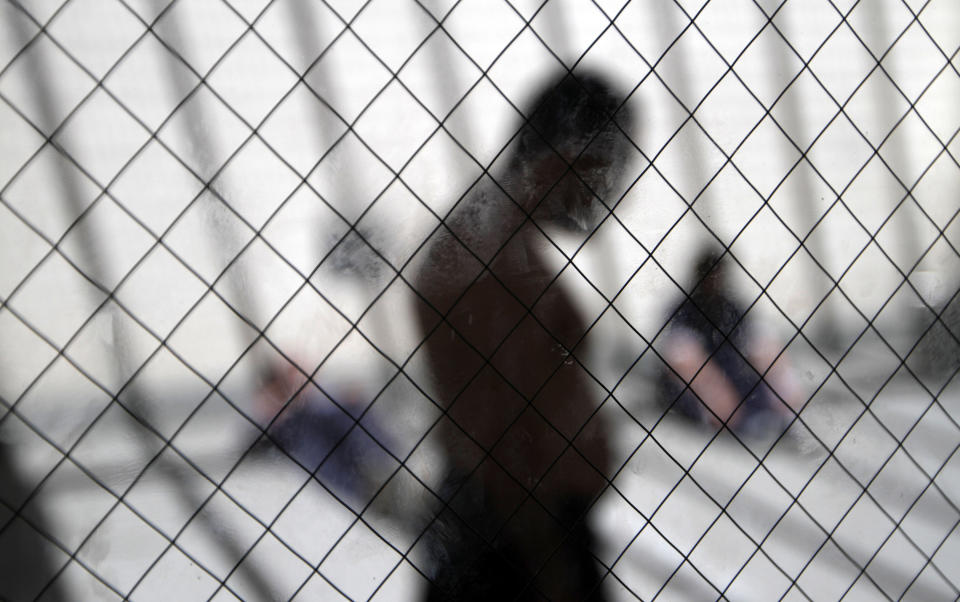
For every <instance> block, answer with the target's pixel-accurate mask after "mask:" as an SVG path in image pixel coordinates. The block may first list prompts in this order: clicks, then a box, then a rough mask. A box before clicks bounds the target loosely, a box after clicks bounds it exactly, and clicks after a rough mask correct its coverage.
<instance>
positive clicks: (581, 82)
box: [514, 71, 632, 163]
mask: <svg viewBox="0 0 960 602" xmlns="http://www.w3.org/2000/svg"><path fill="white" fill-rule="evenodd" d="M624 101H625V97H624V96H622V95H618V94H616V93H615V92H614V89H613V86H612V85H611V84H610V83H609V82H608V81H607V80H606V78H604V77H602V76H601V75H599V74H597V73H593V72H590V71H578V72H577V73H575V74H574V73H572V72H565V73H563V74H561V75H560V76H558V77H554V78H553V79H551V80H550V81H549V82H548V83H547V85H545V86H544V87H543V88H542V91H541V92H540V93H539V94H538V95H536V96H535V97H534V99H533V102H532V103H531V104H530V110H528V111H527V113H526V115H525V120H524V126H523V128H522V129H521V131H520V134H519V136H518V145H517V148H516V151H515V155H514V162H515V163H516V162H521V161H525V160H528V159H530V158H532V157H536V156H538V155H540V154H541V153H545V152H550V151H552V152H557V151H559V152H561V153H563V154H567V155H571V156H568V157H567V158H568V159H570V158H572V156H576V155H578V154H579V153H580V152H581V151H582V150H583V149H584V148H585V147H586V145H587V144H588V143H589V142H590V141H591V140H592V139H593V138H595V137H597V136H598V135H601V134H603V133H605V132H609V133H615V132H616V131H617V130H618V129H623V130H626V131H629V128H630V125H631V123H630V122H631V118H632V115H631V114H630V110H629V108H628V107H627V104H626V103H625V102H624Z"/></svg>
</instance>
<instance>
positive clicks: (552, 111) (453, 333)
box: [415, 76, 625, 600]
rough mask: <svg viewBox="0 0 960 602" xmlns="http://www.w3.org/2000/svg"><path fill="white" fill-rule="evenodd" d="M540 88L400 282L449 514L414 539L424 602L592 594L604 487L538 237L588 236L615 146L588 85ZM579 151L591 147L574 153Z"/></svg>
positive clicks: (579, 81) (592, 404)
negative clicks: (509, 153)
mask: <svg viewBox="0 0 960 602" xmlns="http://www.w3.org/2000/svg"><path fill="white" fill-rule="evenodd" d="M547 90H548V91H547V92H546V93H545V94H543V95H541V97H540V99H539V101H538V103H537V104H536V105H535V106H536V107H539V108H540V113H539V116H538V113H536V112H535V113H534V116H533V118H531V122H532V124H533V125H528V126H526V127H525V128H524V130H523V131H522V132H521V135H520V137H519V140H518V141H517V142H516V143H515V145H516V148H515V152H514V155H513V160H512V162H511V163H509V164H508V165H507V166H506V168H505V169H504V170H503V171H502V175H501V177H500V178H499V179H498V180H497V181H494V180H492V179H490V178H485V179H484V180H482V181H481V182H480V183H478V184H477V186H476V187H475V189H474V190H473V191H472V192H471V193H470V195H469V196H468V198H467V199H466V200H465V201H464V205H463V206H462V207H458V209H457V210H456V211H455V212H454V214H453V215H452V216H451V218H449V219H448V220H447V222H446V224H447V226H448V227H445V228H442V229H441V230H439V231H438V232H437V233H436V234H435V236H434V238H433V239H432V240H431V242H430V243H429V250H428V251H427V257H426V259H425V260H424V262H423V267H422V269H421V271H420V273H419V277H418V279H417V282H416V283H415V285H416V288H417V290H418V292H420V293H421V294H422V295H423V296H424V298H425V300H426V301H427V302H428V303H429V304H430V307H428V306H427V305H422V306H421V311H420V313H419V320H420V326H421V328H422V331H423V333H424V336H425V337H426V341H425V344H424V351H425V353H426V357H427V360H428V364H429V365H430V367H431V369H432V372H433V375H434V378H435V387H434V389H433V391H432V393H433V394H434V395H435V396H436V401H437V402H438V403H439V404H440V405H441V406H442V407H443V408H444V409H445V411H446V415H445V417H444V418H443V419H442V420H441V422H440V424H439V425H438V426H437V427H436V428H437V431H436V433H435V435H436V437H437V439H438V441H439V443H440V445H441V447H442V449H443V452H444V454H445V460H446V462H447V473H448V475H447V478H446V480H445V483H444V486H443V491H442V492H441V494H442V496H443V497H444V500H445V501H447V502H449V509H448V510H445V511H444V512H443V513H442V514H441V516H440V517H439V518H438V520H437V521H436V522H435V523H434V525H433V526H432V530H431V533H430V534H429V535H428V539H429V541H430V546H431V553H432V554H433V555H435V556H436V558H435V561H436V563H437V565H438V567H437V570H436V572H435V575H434V583H433V585H432V588H431V592H430V599H435V600H442V599H457V600H471V599H484V600H487V599H516V598H518V597H519V598H520V599H540V598H543V597H544V596H546V597H548V598H550V599H571V600H573V599H578V600H579V599H587V597H588V596H590V595H591V593H592V594H593V596H594V598H593V599H600V598H601V593H600V592H601V590H600V588H599V579H600V576H599V574H598V573H597V570H596V568H595V562H594V560H593V558H592V556H591V555H590V552H589V546H590V534H589V529H588V528H587V526H586V523H585V517H586V512H587V511H588V509H589V507H590V505H591V503H592V502H593V500H594V499H595V498H596V497H597V496H598V495H599V494H600V492H601V491H602V489H603V487H604V486H605V484H606V470H607V451H606V431H605V429H604V426H603V424H602V422H601V420H600V419H599V417H598V416H595V410H596V408H597V406H598V404H599V401H600V397H599V395H598V394H597V393H598V386H597V385H596V384H595V383H594V381H593V380H592V378H591V377H590V376H589V374H588V373H587V372H586V370H585V369H584V368H583V366H582V365H581V364H580V361H579V358H580V357H582V356H583V351H584V350H583V348H582V344H580V342H581V340H582V338H583V336H584V335H585V333H586V330H587V324H586V322H585V320H584V319H583V318H582V316H580V315H579V314H578V312H577V310H576V308H575V306H574V303H573V299H572V298H571V295H570V293H569V292H568V291H567V290H566V289H565V288H564V286H563V284H562V282H561V280H562V279H558V275H559V272H560V271H561V270H560V268H558V267H556V266H557V265H558V262H552V261H549V257H548V255H549V254H550V253H557V251H556V250H554V249H553V248H552V247H551V243H550V241H549V239H548V238H547V237H546V235H545V233H544V231H543V230H542V228H544V227H554V226H560V227H564V228H567V229H573V230H587V231H589V229H591V228H593V227H595V225H596V222H597V216H598V215H600V214H601V213H602V211H603V209H604V208H603V206H602V205H601V204H599V203H598V202H597V199H596V198H595V197H596V196H597V195H599V196H601V198H602V195H603V194H605V193H608V188H609V183H610V182H611V181H612V179H613V178H611V177H610V174H609V172H610V171H612V170H616V168H617V165H616V164H617V162H618V161H620V160H621V159H620V157H618V156H615V153H616V151H617V150H618V148H617V147H616V143H612V142H611V138H613V139H615V140H617V143H622V142H625V138H623V140H622V141H621V140H619V139H617V138H616V137H617V136H620V137H622V136H623V134H622V133H620V130H619V129H617V127H616V125H615V124H614V123H613V122H612V121H611V115H612V113H613V112H614V110H616V108H617V106H618V102H617V101H616V100H615V99H614V97H613V96H612V95H611V94H610V92H609V90H608V89H607V87H606V86H605V84H603V83H602V82H600V81H599V80H598V79H596V78H592V77H586V78H574V77H571V76H567V77H565V78H562V79H561V80H560V81H559V83H556V82H555V83H554V84H553V85H551V86H550V87H548V89H547ZM564 109H566V111H567V112H566V113H564ZM578 111H579V112H580V114H578V113H577V112H578ZM538 118H539V120H538ZM557 120H561V121H562V120H569V121H570V123H561V124H559V125H558V124H557V123H555V122H556V121H557ZM578 120H579V121H578ZM538 126H542V127H538ZM549 128H558V129H559V130H560V131H559V133H549V132H543V129H549ZM531 130H535V131H531ZM537 132H542V133H543V134H544V135H543V137H542V138H541V139H540V142H539V144H540V146H539V147H537V146H536V144H537V141H536V137H537V136H539V135H540V134H537ZM598 135H599V136H598ZM551 136H552V138H551ZM567 138H574V139H573V140H568V139H567ZM585 138H586V139H585ZM590 140H599V144H597V143H596V142H595V144H594V145H591V146H590V147H589V148H587V151H586V152H581V151H583V150H584V147H585V146H586V143H587V142H589V141H590ZM558 147H559V148H558ZM558 150H559V151H560V153H557V152H556V151H558ZM571 162H572V163H573V165H574V169H575V170H578V171H577V173H573V172H572V171H570V170H569V164H570V163H571ZM604 187H607V188H604ZM605 200H606V199H605ZM598 205H599V206H598ZM598 210H599V211H598ZM530 216H532V219H530ZM573 225H575V226H576V227H575V228H571V226H573ZM561 265H562V264H561ZM441 315H443V319H441Z"/></svg>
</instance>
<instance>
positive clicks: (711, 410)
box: [660, 250, 797, 437]
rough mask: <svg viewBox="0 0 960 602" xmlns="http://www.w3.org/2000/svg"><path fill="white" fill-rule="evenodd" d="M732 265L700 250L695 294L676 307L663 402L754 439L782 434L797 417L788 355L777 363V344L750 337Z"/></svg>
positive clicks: (668, 344)
mask: <svg viewBox="0 0 960 602" xmlns="http://www.w3.org/2000/svg"><path fill="white" fill-rule="evenodd" d="M727 261H728V260H727V259H726V258H725V257H724V256H723V255H721V254H720V253H717V252H716V251H713V250H706V251H703V252H701V253H700V255H699V257H698V259H697V261H696V267H695V270H694V280H693V284H694V286H693V291H692V292H691V293H690V295H689V297H687V296H684V298H683V300H682V301H680V302H679V303H678V304H677V305H676V306H675V308H676V309H675V311H674V313H673V315H672V317H671V319H670V323H669V325H668V326H667V329H666V331H665V335H666V344H665V345H664V346H663V347H662V349H661V353H662V357H663V360H664V361H665V362H666V363H667V364H668V366H666V367H665V368H664V371H663V374H662V375H661V378H660V388H661V391H662V393H663V401H664V402H665V403H666V404H667V405H668V406H669V407H671V408H672V409H674V410H675V411H678V412H679V413H681V414H683V415H685V416H687V417H688V418H691V419H692V420H694V421H695V422H698V423H702V424H711V425H714V426H720V425H721V424H725V425H726V426H727V427H728V428H730V429H731V430H732V431H734V432H736V433H737V434H740V435H744V436H748V437H758V436H767V435H773V436H777V435H779V434H781V433H782V432H783V431H784V430H786V428H787V427H788V426H789V423H790V421H791V419H792V418H793V410H792V409H791V408H792V406H793V405H794V401H795V399H796V397H797V395H796V393H795V387H794V386H793V384H792V382H791V380H790V378H789V370H788V369H787V366H786V361H785V359H784V357H783V356H782V355H781V357H780V358H779V359H777V358H776V355H777V350H776V346H775V345H773V344H769V343H764V342H762V341H761V340H760V339H759V337H757V336H756V335H755V333H753V332H751V325H750V323H749V320H748V319H746V316H745V310H744V308H743V307H742V306H741V305H739V304H738V302H737V301H736V300H735V299H734V298H733V297H732V295H731V294H730V293H729V289H730V287H731V285H730V283H729V282H728V276H727V270H728V267H727ZM774 359H777V361H776V363H774ZM771 364H773V366H772V367H770V366H771ZM768 367H770V370H769V371H767V374H766V376H765V377H764V378H763V379H761V373H763V372H764V371H765V370H767V368H768ZM771 387H772V388H771ZM775 391H776V392H775Z"/></svg>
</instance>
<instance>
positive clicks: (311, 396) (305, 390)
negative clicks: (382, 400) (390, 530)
mask: <svg viewBox="0 0 960 602" xmlns="http://www.w3.org/2000/svg"><path fill="white" fill-rule="evenodd" d="M262 382H263V384H262V386H261V387H260V389H259V391H258V392H257V411H258V414H259V416H258V418H259V419H260V420H261V421H262V423H263V424H266V423H269V422H270V421H271V420H272V421H273V423H272V424H270V427H269V428H268V430H267V433H268V435H269V436H270V438H271V439H272V441H273V442H274V443H275V444H276V445H277V446H278V447H279V448H280V449H282V450H283V451H284V452H286V453H287V454H289V455H290V457H292V458H293V459H294V460H296V461H297V462H299V463H300V464H301V465H302V466H303V467H304V468H305V469H306V470H309V471H316V474H317V478H318V479H319V480H320V482H321V483H323V484H324V485H326V486H327V487H328V488H329V489H330V490H331V491H332V492H333V493H334V494H336V495H337V496H338V497H340V498H342V501H344V502H348V503H350V505H353V506H356V505H357V504H359V505H360V506H361V507H362V505H363V504H364V503H366V502H367V501H369V499H370V497H371V496H373V495H374V494H375V493H376V489H377V488H378V487H379V484H380V482H381V479H378V478H377V477H378V476H381V475H383V474H384V473H385V472H386V471H387V470H389V469H390V467H391V465H393V464H394V463H395V462H394V461H393V459H392V458H391V457H390V456H389V454H387V452H386V451H385V450H384V447H389V441H390V439H389V435H388V434H387V433H386V432H385V431H384V429H382V428H380V425H379V424H377V423H376V421H374V420H372V417H371V416H370V415H367V416H365V417H364V418H363V420H362V421H361V424H362V425H363V428H360V426H357V425H356V420H357V419H358V418H359V417H360V415H361V413H362V412H363V409H364V406H363V403H362V401H361V399H362V396H361V394H360V389H359V388H358V387H357V385H352V386H351V385H350V384H349V383H348V384H347V385H346V386H343V387H339V390H338V388H337V387H331V390H330V391H328V392H329V393H330V394H331V395H332V396H334V397H335V398H336V399H331V398H330V397H328V396H327V395H326V394H324V392H323V391H321V390H320V389H319V388H318V387H317V386H316V385H315V384H313V383H312V382H308V380H307V377H306V375H304V374H303V372H301V370H300V369H299V368H297V367H296V366H295V365H293V364H292V363H290V362H287V361H283V362H282V364H279V365H274V366H271V367H270V368H269V369H268V370H267V372H266V374H265V376H264V378H263V381H262ZM374 439H376V440H374ZM355 509H356V508H355Z"/></svg>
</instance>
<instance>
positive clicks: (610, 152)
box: [511, 72, 631, 231]
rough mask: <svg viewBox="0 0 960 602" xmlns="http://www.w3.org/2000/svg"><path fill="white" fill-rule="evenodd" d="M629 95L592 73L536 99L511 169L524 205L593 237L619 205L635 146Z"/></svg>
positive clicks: (570, 77)
mask: <svg viewBox="0 0 960 602" xmlns="http://www.w3.org/2000/svg"><path fill="white" fill-rule="evenodd" d="M630 125H631V115H630V111H629V109H627V105H626V104H625V103H624V97H623V96H621V95H617V94H616V93H615V92H614V91H613V88H612V87H611V85H610V84H609V83H608V82H607V81H606V80H605V79H603V78H602V77H600V76H598V75H596V74H593V73H589V72H586V73H583V72H578V73H577V74H570V73H565V74H564V75H562V76H561V77H559V78H555V79H554V80H552V81H551V82H549V83H548V84H547V85H546V86H545V87H544V88H543V90H542V92H540V93H539V94H538V95H537V96H536V97H535V98H534V102H533V103H532V105H531V110H530V111H529V112H528V113H527V121H526V123H525V124H524V127H523V128H522V130H521V132H520V134H519V136H518V140H517V146H516V150H515V153H514V156H513V160H512V164H511V171H512V172H513V176H514V177H519V179H520V183H522V186H523V188H522V189H521V190H522V191H521V196H522V197H523V198H522V200H521V202H522V203H523V205H524V207H525V208H526V209H527V210H528V211H530V212H531V213H532V215H533V216H534V217H535V218H536V219H537V220H538V221H542V222H544V223H547V224H551V225H558V226H561V227H564V228H565V229H568V230H573V231H590V230H592V229H593V228H595V227H596V226H597V224H598V223H599V221H600V220H601V219H602V218H603V216H604V215H606V213H607V212H608V211H609V210H610V207H612V205H613V204H614V203H615V202H616V201H617V199H615V198H610V197H611V196H612V194H613V193H614V192H616V188H617V184H618V182H619V181H620V179H621V176H622V174H623V168H624V166H625V162H626V157H627V156H628V149H629V144H630V141H629V139H628V138H627V135H626V134H625V133H624V132H628V131H629V128H630Z"/></svg>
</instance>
